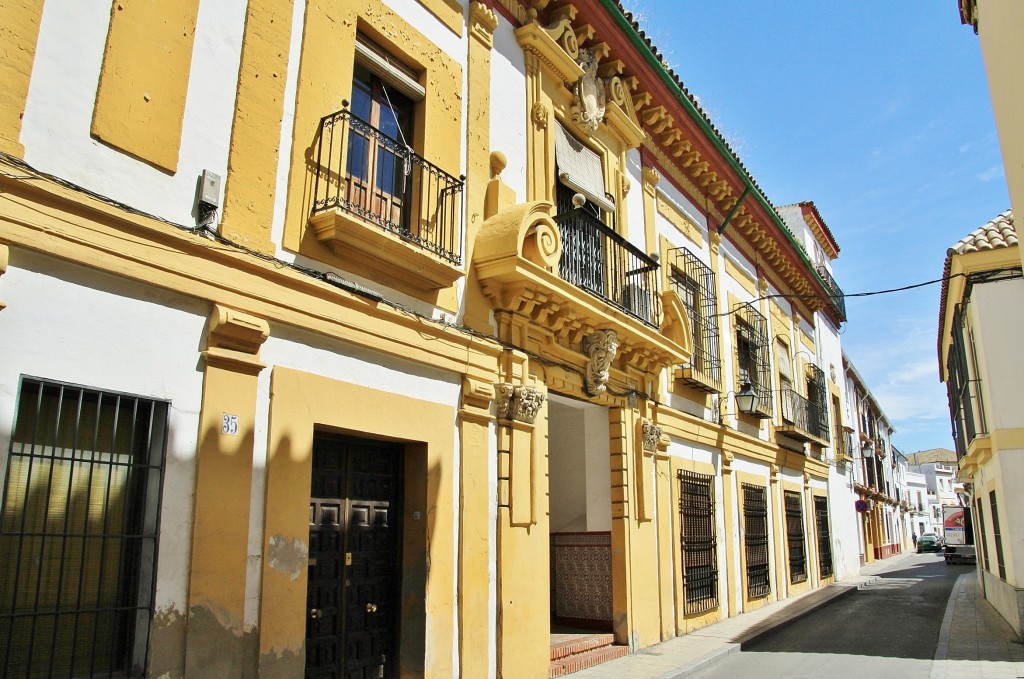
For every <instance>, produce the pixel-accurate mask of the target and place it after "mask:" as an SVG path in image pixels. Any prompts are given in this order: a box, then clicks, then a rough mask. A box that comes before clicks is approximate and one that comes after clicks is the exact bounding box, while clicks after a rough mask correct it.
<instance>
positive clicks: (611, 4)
mask: <svg viewBox="0 0 1024 679" xmlns="http://www.w3.org/2000/svg"><path fill="white" fill-rule="evenodd" d="M600 2H601V4H602V5H604V7H605V9H607V10H608V13H609V14H610V15H611V16H612V18H613V19H614V20H615V23H617V24H618V25H619V27H620V28H622V30H623V31H625V32H626V34H627V35H628V36H629V38H630V41H631V42H632V43H633V45H634V47H636V48H637V50H638V51H639V52H640V54H641V55H642V56H643V57H644V59H645V60H646V61H647V63H648V64H650V65H651V67H652V68H654V70H655V71H656V72H657V73H658V76H659V77H660V78H661V80H662V82H664V83H665V84H666V85H667V86H668V88H669V89H670V90H671V91H672V92H673V93H675V95H676V97H677V98H678V99H679V101H680V103H682V104H683V108H685V109H686V112H687V113H689V114H690V117H691V118H692V119H693V120H694V121H695V122H696V123H697V125H699V126H700V128H701V131H703V132H704V134H705V135H707V137H708V138H709V139H710V140H711V142H712V144H713V145H714V146H715V148H716V149H718V152H719V153H721V154H722V156H724V157H725V159H726V161H728V163H729V166H730V167H732V169H733V170H734V171H735V172H736V174H738V175H740V177H741V178H742V179H743V182H744V184H746V185H747V186H748V187H749V188H751V189H752V190H753V193H754V195H755V196H756V197H757V200H758V202H759V203H761V206H762V207H763V208H764V209H765V210H767V211H768V214H769V215H771V216H772V219H774V220H775V224H776V226H778V227H779V229H780V230H781V231H782V233H783V234H785V236H786V239H787V240H788V241H789V242H790V244H791V245H792V246H793V247H794V248H795V249H796V252H797V254H798V255H799V256H800V259H801V260H803V263H804V264H805V265H806V266H807V269H808V270H809V271H810V272H811V273H812V274H813V275H814V278H815V280H817V281H818V284H819V285H820V286H821V287H822V289H824V290H825V291H826V292H831V289H830V288H829V287H828V286H827V285H826V284H825V281H824V280H823V279H822V278H821V276H819V275H818V271H817V269H815V268H814V265H813V264H811V260H810V258H809V257H808V256H807V252H806V251H805V250H804V248H803V246H802V245H801V244H800V243H799V242H797V240H796V237H795V236H793V233H792V232H791V231H790V230H789V227H787V226H786V223H785V222H784V221H783V220H782V217H780V216H779V213H778V212H776V211H775V206H773V205H772V204H771V203H769V202H768V199H767V198H766V197H765V195H764V194H763V193H762V192H761V189H760V187H758V186H757V184H756V183H755V182H754V178H753V177H751V176H750V173H749V172H747V171H746V169H744V167H743V165H741V164H740V161H739V158H737V157H736V154H734V153H733V152H732V149H730V148H729V147H728V146H727V145H726V143H725V140H723V139H722V137H721V136H720V135H719V134H718V132H716V131H715V130H714V129H713V128H712V127H711V124H710V123H709V122H708V120H707V118H705V117H704V115H703V114H702V113H701V112H700V111H698V110H697V108H696V107H695V106H694V105H693V101H691V100H690V97H689V96H688V95H687V94H686V92H684V91H683V90H682V88H680V86H679V83H678V82H676V79H675V78H674V77H673V76H672V75H671V74H670V73H669V72H668V70H667V69H666V68H665V65H664V64H663V63H662V62H661V60H660V59H658V57H657V56H656V55H655V54H654V53H653V52H652V51H651V49H650V47H649V46H648V45H647V43H646V42H645V41H644V39H643V38H641V37H640V35H639V34H638V33H637V32H636V30H635V29H634V28H633V24H631V23H630V22H629V20H628V19H627V18H626V16H625V15H624V14H623V13H622V11H621V10H620V8H619V5H618V3H617V2H616V0H600Z"/></svg>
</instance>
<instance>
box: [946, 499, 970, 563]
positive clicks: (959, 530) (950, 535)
mask: <svg viewBox="0 0 1024 679" xmlns="http://www.w3.org/2000/svg"><path fill="white" fill-rule="evenodd" d="M942 531H943V533H944V535H945V539H944V542H945V545H946V546H945V548H944V551H945V555H944V556H945V557H946V563H947V564H950V563H977V561H978V555H977V553H976V551H975V549H974V526H973V525H972V524H971V510H970V509H969V508H967V507H955V506H954V507H943V508H942Z"/></svg>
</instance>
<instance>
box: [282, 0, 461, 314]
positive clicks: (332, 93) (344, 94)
mask: <svg viewBox="0 0 1024 679" xmlns="http://www.w3.org/2000/svg"><path fill="white" fill-rule="evenodd" d="M357 32H362V33H364V34H365V35H366V36H367V37H369V38H371V39H372V40H374V41H375V42H376V43H377V44H378V45H380V46H381V47H382V48H383V49H385V50H387V52H388V54H389V55H390V56H391V57H393V58H395V59H396V60H397V61H399V62H401V63H403V64H404V65H405V66H407V67H409V68H410V69H412V70H413V71H416V72H419V73H422V75H421V76H420V83H421V84H422V85H424V87H425V88H426V98H425V99H424V101H422V102H420V103H419V104H417V105H416V108H415V122H414V128H415V132H414V139H413V140H411V143H412V146H413V147H414V148H415V149H416V150H417V152H418V153H420V154H421V155H422V156H423V157H424V158H426V159H427V160H428V161H430V162H431V163H434V164H435V165H437V166H438V167H440V168H441V169H442V170H444V171H445V172H447V173H449V174H451V175H452V176H455V177H457V176H459V175H460V174H461V163H460V156H459V154H460V150H461V148H462V139H461V134H462V106H463V101H462V66H461V64H460V63H459V62H458V61H457V60H456V59H454V58H452V56H450V55H449V54H447V53H446V52H444V51H442V50H441V49H440V48H438V47H437V46H436V45H434V44H433V43H431V42H430V40H429V39H428V38H427V37H426V36H424V35H423V34H422V33H421V32H420V31H419V30H417V29H416V28H415V27H414V26H413V25H412V24H410V23H409V22H408V21H407V20H406V19H405V18H403V17H402V16H401V15H400V14H398V13H397V12H394V11H392V10H391V9H389V8H387V7H386V6H384V5H378V4H366V3H342V4H340V5H338V4H331V5H324V4H316V3H310V4H308V5H307V8H306V17H305V31H304V33H303V39H302V61H301V63H300V65H299V76H298V83H297V97H296V104H295V135H294V138H293V147H292V149H293V150H292V158H291V168H292V172H291V177H290V180H289V185H288V207H287V212H286V217H285V232H284V238H283V245H284V247H285V248H286V249H288V250H292V251H295V252H299V253H301V254H303V255H306V256H308V257H311V258H312V259H314V260H316V261H322V262H326V263H328V264H331V265H334V266H338V267H341V268H343V269H344V270H346V271H351V272H352V273H355V274H357V275H362V276H365V277H367V278H370V279H373V280H377V281H379V282H381V283H384V284H386V285H390V286H393V287H395V288H396V289H399V290H401V291H403V292H406V293H408V294H410V295H413V296H415V297H417V298H420V299H424V300H426V301H428V302H430V303H435V304H438V305H440V306H442V307H444V308H446V309H450V310H455V309H456V308H457V304H458V300H457V299H456V295H455V290H454V288H444V289H441V290H434V291H424V290H423V289H422V288H419V287H417V286H416V285H415V284H414V283H412V282H411V281H410V280H409V277H408V273H407V272H406V271H404V270H403V269H402V268H401V267H398V266H396V267H394V270H389V271H387V272H381V271H379V270H377V269H374V268H370V267H368V266H367V265H366V264H365V263H364V262H362V261H360V260H359V258H353V257H348V258H344V257H342V256H340V255H338V254H336V253H334V252H332V251H331V250H330V249H329V248H328V247H327V246H326V245H324V244H322V243H320V241H318V240H317V238H316V236H315V234H314V233H313V232H312V230H311V229H310V228H309V227H308V226H307V223H308V219H309V215H310V213H311V211H312V192H313V189H314V186H313V184H314V180H315V172H314V168H315V165H314V163H315V160H314V159H315V155H316V149H317V134H318V129H319V124H320V119H321V118H322V117H323V116H325V115H328V114H331V113H335V112H337V111H340V110H341V109H342V100H345V99H349V98H351V94H352V74H353V66H354V64H355V56H354V55H355V42H356V33H357Z"/></svg>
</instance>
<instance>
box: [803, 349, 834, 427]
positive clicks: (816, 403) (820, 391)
mask: <svg viewBox="0 0 1024 679" xmlns="http://www.w3.org/2000/svg"><path fill="white" fill-rule="evenodd" d="M827 394H828V390H827V389H826V387H825V371H824V370H822V369H821V368H819V367H818V366H816V365H814V364H813V363H811V364H809V365H808V366H807V400H808V401H810V413H809V417H808V420H809V424H810V432H811V434H813V435H815V436H817V437H818V438H819V439H823V440H825V441H828V440H830V439H831V438H832V432H830V431H829V426H828V404H827V400H826V399H827Z"/></svg>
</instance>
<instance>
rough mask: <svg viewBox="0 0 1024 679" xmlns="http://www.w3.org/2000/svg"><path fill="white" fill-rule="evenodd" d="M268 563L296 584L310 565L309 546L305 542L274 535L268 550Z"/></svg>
mask: <svg viewBox="0 0 1024 679" xmlns="http://www.w3.org/2000/svg"><path fill="white" fill-rule="evenodd" d="M267 563H269V564H270V567H271V568H273V569H274V570H275V571H277V572H278V573H281V574H283V575H285V576H287V577H288V579H289V580H291V581H292V582H295V581H296V580H298V579H299V576H300V575H302V574H303V573H304V572H305V570H306V567H307V566H308V565H309V546H308V545H307V544H306V542H305V540H299V539H298V538H295V539H289V538H287V537H285V536H283V535H272V536H271V537H270V548H269V549H268V550H267Z"/></svg>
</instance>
